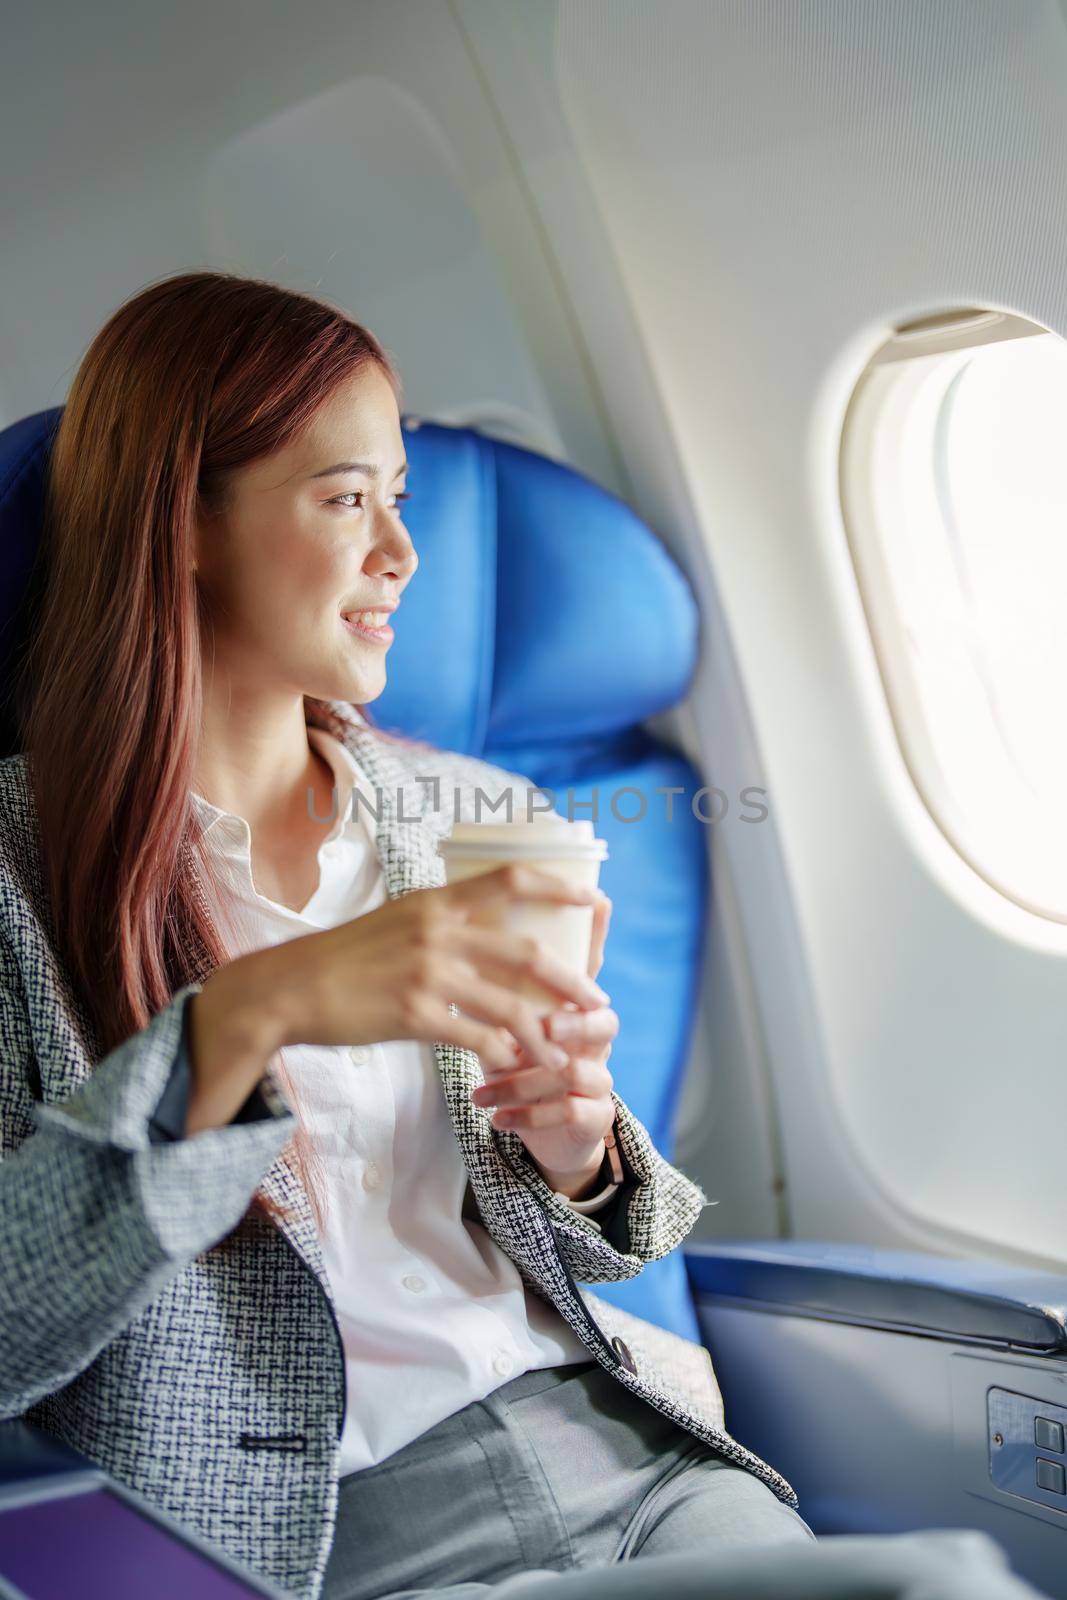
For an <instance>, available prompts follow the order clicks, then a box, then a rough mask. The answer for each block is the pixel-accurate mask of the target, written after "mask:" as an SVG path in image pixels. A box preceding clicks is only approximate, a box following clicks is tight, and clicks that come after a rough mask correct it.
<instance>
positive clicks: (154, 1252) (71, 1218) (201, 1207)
mask: <svg viewBox="0 0 1067 1600" xmlns="http://www.w3.org/2000/svg"><path fill="white" fill-rule="evenodd" d="M332 704H333V706H334V709H335V710H337V711H339V712H340V713H341V714H342V715H344V716H345V719H346V722H347V730H346V733H345V740H346V743H347V744H348V747H349V749H350V750H351V752H352V754H353V755H354V756H355V758H356V760H357V761H358V762H359V764H360V765H361V767H362V768H363V771H364V772H365V773H366V774H367V776H368V778H369V779H370V781H371V783H372V784H373V785H374V786H375V788H376V790H377V795H378V799H379V801H380V805H381V816H380V820H379V822H378V833H377V842H378V850H379V854H380V856H381V860H382V865H383V869H384V872H385V876H386V882H387V888H388V893H389V895H390V896H391V897H396V896H398V895H402V894H405V893H407V892H409V891H411V890H413V889H420V888H428V887H431V886H433V885H436V884H440V883H442V882H443V881H444V868H443V862H442V861H441V859H440V857H439V856H438V855H437V853H436V849H435V844H436V840H437V839H438V838H439V837H441V836H443V835H445V834H447V832H448V831H449V829H450V828H451V826H452V823H453V821H455V820H460V819H467V818H472V817H473V815H474V813H473V810H472V807H473V800H474V794H475V790H476V788H477V787H479V786H480V787H481V790H482V793H483V794H485V795H488V796H491V797H498V796H499V795H500V794H501V793H502V791H503V790H504V789H505V788H506V787H511V788H512V789H513V792H514V794H515V796H516V799H517V800H518V801H519V803H520V804H521V805H524V804H525V801H524V799H522V797H523V796H524V795H525V792H526V790H527V788H528V787H529V786H530V785H529V780H528V779H525V778H522V777H520V776H519V775H518V774H516V773H511V772H508V771H506V770H505V769H503V768H500V767H494V766H492V765H490V764H488V763H486V762H483V761H478V760H476V759H474V758H472V757H467V756H461V755H457V754H453V753H447V752H445V753H442V752H440V751H437V750H433V749H431V748H430V747H428V746H409V745H405V744H403V743H401V742H399V741H394V740H392V739H390V738H388V737H387V736H385V735H383V734H382V733H380V732H378V731H377V730H374V729H372V728H370V727H369V726H368V725H367V723H366V722H365V720H364V719H363V718H362V717H361V716H360V715H359V713H358V712H355V711H353V710H352V709H351V708H349V707H344V706H342V705H341V704H340V703H332ZM420 778H423V779H426V778H438V779H439V780H440V788H439V792H438V793H435V791H434V787H433V785H432V783H429V782H420ZM457 795H458V797H459V800H458V809H459V817H458V818H457V816H456V809H457V805H456V797H457ZM522 814H524V813H523V812H522V811H521V810H520V811H517V812H516V815H522ZM87 935H88V936H89V937H91V932H90V930H87ZM0 963H2V964H0V1158H2V1159H0V1418H11V1417H17V1416H20V1415H24V1416H25V1417H26V1419H27V1420H28V1421H30V1422H33V1423H36V1424H37V1425H38V1426H40V1427H43V1428H44V1429H46V1430H47V1431H48V1432H50V1433H52V1434H54V1435H56V1436H57V1437H59V1438H61V1439H64V1440H66V1441H67V1442H68V1443H69V1444H71V1445H73V1446H74V1447H75V1448H76V1449H78V1450H80V1451H82V1452H83V1453H84V1454H85V1455H86V1456H88V1457H90V1458H91V1459H92V1460H94V1461H96V1462H98V1463H99V1464H100V1465H101V1466H102V1467H104V1468H105V1469H106V1470H107V1471H108V1472H110V1473H112V1474H113V1475H114V1476H115V1477H116V1478H118V1479H119V1480H121V1481H122V1482H124V1483H127V1484H129V1485H130V1486H131V1487H132V1488H134V1489H136V1490H138V1491H140V1492H141V1493H142V1494H144V1495H146V1496H147V1497H148V1498H150V1499H151V1500H153V1501H154V1502H156V1503H157V1504H159V1505H160V1506H161V1507H163V1508H164V1509H165V1510H166V1511H168V1512H170V1513H171V1514H172V1515H173V1516H175V1517H178V1518H179V1519H181V1521H183V1522H184V1523H186V1524H187V1525H188V1526H189V1527H190V1528H192V1529H194V1530H195V1531H196V1532H197V1533H199V1534H201V1535H202V1536H204V1537H205V1538H208V1539H212V1540H216V1541H217V1542H218V1543H219V1544H220V1545H222V1546H223V1547H224V1548H225V1549H226V1550H228V1551H229V1552H230V1553H231V1554H232V1555H233V1556H235V1557H236V1558H237V1559H239V1560H242V1561H245V1562H247V1563H248V1564H249V1565H250V1566H251V1567H253V1568H256V1569H258V1570H259V1571H260V1572H262V1573H263V1574H264V1575H265V1576H267V1577H269V1578H270V1579H272V1580H273V1581H274V1582H275V1583H277V1584H279V1585H280V1586H281V1587H283V1588H287V1589H289V1590H291V1591H292V1592H293V1593H294V1594H297V1595H301V1596H306V1597H308V1600H315V1597H316V1596H317V1595H318V1594H319V1592H320V1589H321V1583H322V1574H323V1571H324V1568H325V1565H326V1561H327V1557H328V1555H329V1550H330V1545H331V1541H332V1537H333V1525H334V1519H335V1515H336V1505H337V1463H338V1440H339V1434H340V1428H341V1423H342V1419H343V1416H344V1406H345V1371H344V1363H343V1356H342V1350H341V1343H340V1335H339V1332H338V1328H337V1322H336V1318H335V1315H334V1309H333V1303H332V1300H331V1294H330V1285H329V1283H328V1281H327V1278H326V1274H325V1272H324V1270H323V1264H322V1257H321V1254H320V1250H319V1245H318V1238H317V1234H316V1229H315V1224H314V1219H313V1216H312V1214H311V1211H310V1207H309V1204H308V1200H307V1196H306V1194H305V1193H304V1191H303V1189H302V1188H301V1186H300V1184H299V1183H298V1182H297V1180H296V1179H295V1178H294V1176H293V1174H292V1172H291V1170H290V1167H289V1165H288V1163H287V1162H286V1161H285V1160H284V1159H283V1158H282V1152H283V1148H284V1146H285V1145H286V1144H287V1143H288V1141H289V1139H290V1137H291V1135H292V1133H293V1130H294V1127H295V1121H294V1117H293V1114H292V1112H291V1110H290V1109H289V1107H288V1105H287V1104H286V1101H285V1099H284V1097H283V1096H282V1094H281V1092H280V1091H279V1089H278V1088H277V1086H276V1084H275V1083H274V1082H273V1080H272V1079H271V1078H270V1076H269V1075H268V1078H267V1079H266V1080H265V1081H264V1085H263V1088H262V1091H261V1102H262V1104H261V1110H260V1112H259V1113H258V1114H257V1115H255V1116H253V1117H252V1118H250V1119H248V1120H242V1121H240V1122H235V1123H233V1124H231V1125H230V1126H228V1127H224V1128H216V1129H211V1130H209V1131H207V1132H204V1133H201V1134H198V1135H197V1136H196V1137H194V1138H191V1139H181V1138H179V1139H177V1140H173V1141H171V1142H159V1141H158V1140H157V1139H153V1137H152V1136H151V1133H150V1123H151V1121H152V1118H153V1114H154V1112H155V1111H156V1108H157V1107H158V1106H159V1103H160V1100H161V1098H162V1097H163V1095H164V1092H165V1090H166V1089H167V1086H168V1083H169V1082H170V1081H171V1079H172V1074H174V1073H175V1071H176V1067H177V1063H178V1062H179V1059H180V1056H181V1047H182V1036H183V1022H184V1014H185V1008H186V1006H187V1004H188V1002H189V1000H190V998H191V997H192V995H194V994H196V993H197V992H198V991H199V989H200V987H201V984H202V982H204V981H205V980H206V978H207V977H208V976H209V967H208V966H207V964H206V963H203V964H202V965H201V966H200V967H198V968H197V970H198V973H199V975H198V978H197V981H195V982H192V983H189V984H188V985H186V986H185V987H184V988H183V989H181V990H179V991H178V993H177V994H175V995H174V997H173V999H172V1000H171V1002H170V1004H169V1005H167V1006H166V1008H165V1009H164V1010H162V1011H160V1012H159V1013H158V1014H157V1015H156V1016H155V1017H153V1018H152V1020H151V1021H150V1023H149V1024H148V1026H147V1027H146V1028H145V1029H144V1030H143V1031H142V1032H140V1033H137V1034H135V1035H134V1036H133V1037H132V1038H130V1039H128V1040H127V1041H126V1042H125V1043H123V1044H122V1045H121V1046H119V1047H118V1048H117V1049H115V1050H113V1051H111V1052H110V1054H108V1055H107V1056H106V1057H104V1058H103V1059H102V1060H101V1051H100V1049H99V1048H98V1044H97V1041H96V1039H95V1038H94V1036H93V1030H92V1028H91V1026H90V1024H89V1022H88V1021H87V1019H86V1016H85V1013H84V1010H83V1008H82V1006H81V1005H80V1003H79V1001H78V998H77V996H76V995H75V994H74V993H73V992H72V984H71V982H70V979H69V976H68V974H67V973H66V972H65V971H64V970H63V969H62V967H61V965H60V963H59V961H58V959H57V957H56V954H55V952H54V950H53V948H52V945H51V942H50V939H49V935H48V920H47V913H46V906H45V891H44V888H43V880H42V874H41V869H40V858H39V851H38V834H37V828H36V823H35V813H34V808H33V799H32V793H31V791H30V788H29V782H28V772H27V766H26V760H25V757H24V756H21V755H18V756H12V757H10V758H8V759H7V760H5V761H2V762H0ZM194 965H195V960H194ZM435 1049H436V1053H437V1060H438V1064H439V1066H440V1071H441V1082H442V1085H443V1089H444V1094H445V1097H446V1100H447V1103H448V1108H449V1112H450V1114H451V1118H452V1123H453V1126H454V1128H455V1133H456V1138H457V1139H458V1141H459V1144H460V1148H461V1150H462V1152H463V1156H464V1159H465V1161H466V1164H467V1168H468V1172H469V1175H470V1190H471V1193H472V1195H473V1199H474V1201H475V1202H476V1204H477V1208H478V1212H479V1214H480V1217H481V1219H482V1222H483V1223H484V1225H485V1227H486V1229H487V1231H488V1232H489V1234H490V1235H491V1236H492V1238H493V1239H495V1240H496V1242H497V1244H499V1245H500V1247H501V1248H502V1249H503V1250H504V1251H505V1252H506V1253H507V1255H508V1256H509V1257H510V1258H511V1259H512V1260H513V1261H514V1262H515V1264H516V1265H517V1267H518V1268H519V1271H520V1273H521V1275H522V1278H523V1280H524V1282H526V1283H527V1284H528V1285H529V1286H530V1287H532V1288H533V1289H534V1290H535V1291H537V1292H538V1293H539V1294H541V1295H543V1296H544V1297H545V1298H546V1299H547V1300H549V1301H551V1302H552V1304H554V1305H555V1306H557V1307H558V1309H559V1311H560V1312H561V1313H562V1315H563V1317H564V1318H565V1319H566V1321H567V1322H568V1323H569V1324H570V1325H571V1327H572V1328H574V1329H575V1330H576V1331H577V1333H578V1335H579V1336H580V1338H581V1339H582V1341H583V1343H584V1344H585V1345H586V1347H587V1348H588V1350H589V1352H590V1355H591V1356H592V1357H593V1358H594V1359H595V1360H597V1361H598V1362H599V1363H600V1364H601V1366H603V1367H606V1368H607V1369H608V1370H609V1371H610V1372H611V1373H612V1374H613V1375H614V1376H615V1377H616V1379H617V1380H618V1382H619V1383H621V1384H622V1385H623V1386H624V1388H627V1389H629V1390H631V1391H632V1392H633V1393H634V1394H636V1395H638V1396H640V1397H641V1399H643V1400H645V1401H647V1403H648V1404H649V1405H652V1406H654V1407H655V1408H656V1409H657V1410H658V1411H661V1412H663V1413H664V1414H665V1415H666V1416H668V1417H670V1418H672V1419H673V1420H674V1421H675V1422H677V1423H679V1424H680V1425H681V1426H682V1427H683V1428H685V1429H687V1430H688V1431H689V1432H690V1433H692V1434H694V1435H695V1436H696V1437H697V1438H699V1439H702V1440H704V1441H706V1442H707V1443H709V1444H710V1445H712V1446H713V1447H714V1448H715V1449H716V1450H717V1451H718V1452H720V1453H721V1454H722V1455H723V1456H725V1457H726V1458H728V1459H729V1460H730V1461H733V1462H736V1463H737V1464H738V1465H740V1466H742V1467H744V1468H746V1469H747V1470H748V1471H750V1472H752V1473H753V1474H755V1475H756V1476H757V1477H759V1478H761V1479H762V1480H763V1482H765V1483H766V1484H768V1485H769V1487H770V1488H771V1489H772V1490H773V1491H774V1493H775V1494H776V1495H777V1496H778V1497H779V1499H781V1500H782V1501H784V1502H785V1503H786V1504H788V1505H792V1506H796V1505H797V1497H796V1495H795V1493H794V1491H793V1489H792V1488H791V1486H790V1485H789V1484H788V1483H787V1482H786V1480H785V1479H784V1478H783V1477H781V1476H780V1474H778V1473H777V1472H775V1471H774V1469H773V1468H772V1467H770V1466H768V1465H767V1463H766V1462H764V1461H762V1460H761V1459H760V1458H759V1457H758V1456H756V1455H754V1454H753V1453H752V1452H751V1451H750V1450H747V1449H745V1448H744V1447H743V1446H742V1445H740V1444H739V1443H738V1442H737V1441H736V1440H735V1439H733V1438H732V1437H731V1436H730V1434H729V1433H727V1432H726V1430H725V1427H724V1421H723V1408H722V1400H721V1396H720V1394H719V1389H718V1385H717V1383H716V1380H715V1376H714V1373H713V1371H712V1366H711V1361H710V1358H709V1356H708V1353H707V1351H706V1350H704V1349H703V1348H702V1347H701V1346H700V1345H697V1344H695V1343H693V1342H691V1341H689V1340H687V1339H682V1338H679V1337H678V1336H677V1335H676V1334H673V1333H670V1332H668V1331H666V1330H664V1329H661V1328H658V1327H655V1326H654V1325H652V1324H650V1323H648V1322H645V1321H643V1320H642V1319H639V1318H637V1317H635V1316H633V1315H632V1314H630V1313H628V1312H625V1311H621V1310H619V1309H618V1308H616V1307H615V1306H613V1305H611V1304H609V1303H608V1302H607V1301H605V1300H604V1299H602V1298H601V1297H600V1296H597V1295H595V1294H594V1293H592V1292H591V1291H590V1290H589V1289H587V1288H584V1287H582V1285H584V1284H589V1283H614V1282H618V1281H620V1280H622V1279H625V1278H632V1277H635V1276H636V1275H637V1274H638V1273H639V1272H640V1271H641V1269H642V1267H643V1265H644V1264H645V1262H647V1261H658V1260H659V1259H660V1258H661V1257H662V1256H665V1255H667V1254H668V1253H669V1252H670V1251H671V1250H674V1249H676V1248H677V1246H678V1245H679V1244H680V1243H681V1242H682V1240H683V1239H684V1238H685V1237H686V1235H687V1234H688V1233H689V1231H690V1229H691V1228H692V1226H693V1223H694V1222H695V1220H696V1218H697V1216H698V1214H699V1212H700V1211H701V1209H702V1208H703V1206H704V1205H706V1204H708V1203H709V1202H708V1199H707V1196H706V1195H705V1194H704V1193H703V1191H702V1190H701V1189H700V1188H699V1187H698V1186H697V1185H696V1184H695V1183H693V1182H691V1181H690V1180H689V1179H688V1178H686V1177H685V1176H684V1175H683V1174H682V1173H681V1172H680V1171H678V1170H677V1169H676V1168H675V1167H673V1166H671V1165H670V1164H669V1163H668V1162H667V1161H665V1160H664V1159H663V1157H662V1156H660V1155H659V1153H658V1152H657V1150H656V1149H655V1147H654V1146H653V1144H652V1141H651V1139H650V1137H649V1134H648V1132H647V1130H646V1129H645V1127H644V1126H643V1125H642V1123H641V1122H639V1121H638V1119H637V1118H636V1117H635V1116H634V1115H633V1114H632V1112H630V1110H629V1109H628V1108H627V1106H626V1105H625V1104H624V1103H623V1101H622V1100H620V1099H619V1097H618V1095H615V1096H614V1098H615V1102H616V1109H617V1112H618V1121H617V1127H618V1134H619V1143H620V1150H621V1153H622V1156H623V1159H624V1163H625V1167H626V1171H627V1173H628V1175H629V1182H628V1188H627V1191H626V1193H625V1195H624V1197H623V1198H624V1204H625V1219H624V1220H625V1226H624V1228H623V1229H622V1231H621V1232H620V1230H619V1229H618V1228H615V1227H612V1228H610V1229H606V1230H605V1232H604V1233H603V1234H602V1233H601V1232H600V1231H599V1230H598V1228H597V1227H596V1226H594V1225H593V1223H592V1222H591V1220H589V1219H587V1218H586V1217H584V1216H582V1215H580V1214H579V1213H576V1212H574V1211H572V1210H571V1209H570V1208H569V1207H568V1206H566V1205H565V1204H564V1203H563V1202H562V1201H561V1200H559V1199H557V1198H556V1196H555V1195H554V1194H553V1193H552V1191H551V1189H550V1188H549V1186H548V1185H547V1184H546V1183H545V1181H544V1179H543V1178H542V1176H541V1174H540V1172H539V1171H538V1170H537V1168H536V1166H535V1165H534V1163H533V1162H532V1161H531V1160H530V1158H529V1156H528V1155H527V1153H526V1150H525V1147H524V1146H523V1144H522V1141H521V1139H520V1138H519V1136H518V1134H517V1133H515V1132H514V1131H513V1130H508V1129H502V1130H501V1129H494V1128H493V1127H492V1126H491V1123H490V1120H489V1118H490V1112H489V1111H486V1110H484V1109H483V1108H480V1107H477V1106H474V1105H472V1104H471V1101H470V1092H471V1090H472V1088H474V1087H475V1086H476V1085H477V1084H478V1083H480V1082H481V1068H480V1064H479V1060H478V1057H477V1055H475V1054H473V1053H472V1052H470V1051H468V1050H462V1049H459V1048H456V1047H454V1046H451V1045H445V1044H438V1045H436V1046H435ZM261 1184H262V1186H263V1187H264V1188H265V1189H266V1190H267V1192H268V1193H269V1194H270V1195H271V1196H272V1197H273V1198H275V1199H276V1200H278V1201H279V1202H281V1203H282V1204H283V1205H284V1206H285V1207H286V1208H287V1213H288V1216H287V1220H286V1221H285V1222H284V1223H283V1224H277V1225H276V1224H274V1223H271V1222H268V1221H266V1220H265V1219H263V1218H262V1217H260V1216H259V1215H257V1214H256V1213H249V1212H248V1206H249V1202H250V1200H251V1198H252V1196H253V1194H254V1193H255V1191H256V1189H257V1187H258V1186H260V1185H261ZM608 1233H610V1234H611V1235H612V1237H614V1238H616V1240H620V1239H621V1240H622V1241H623V1242H624V1243H625V1244H626V1246H627V1247H628V1248H626V1249H625V1250H622V1249H618V1248H616V1246H615V1245H614V1244H612V1243H611V1242H609V1238H608V1237H607V1235H608Z"/></svg>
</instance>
